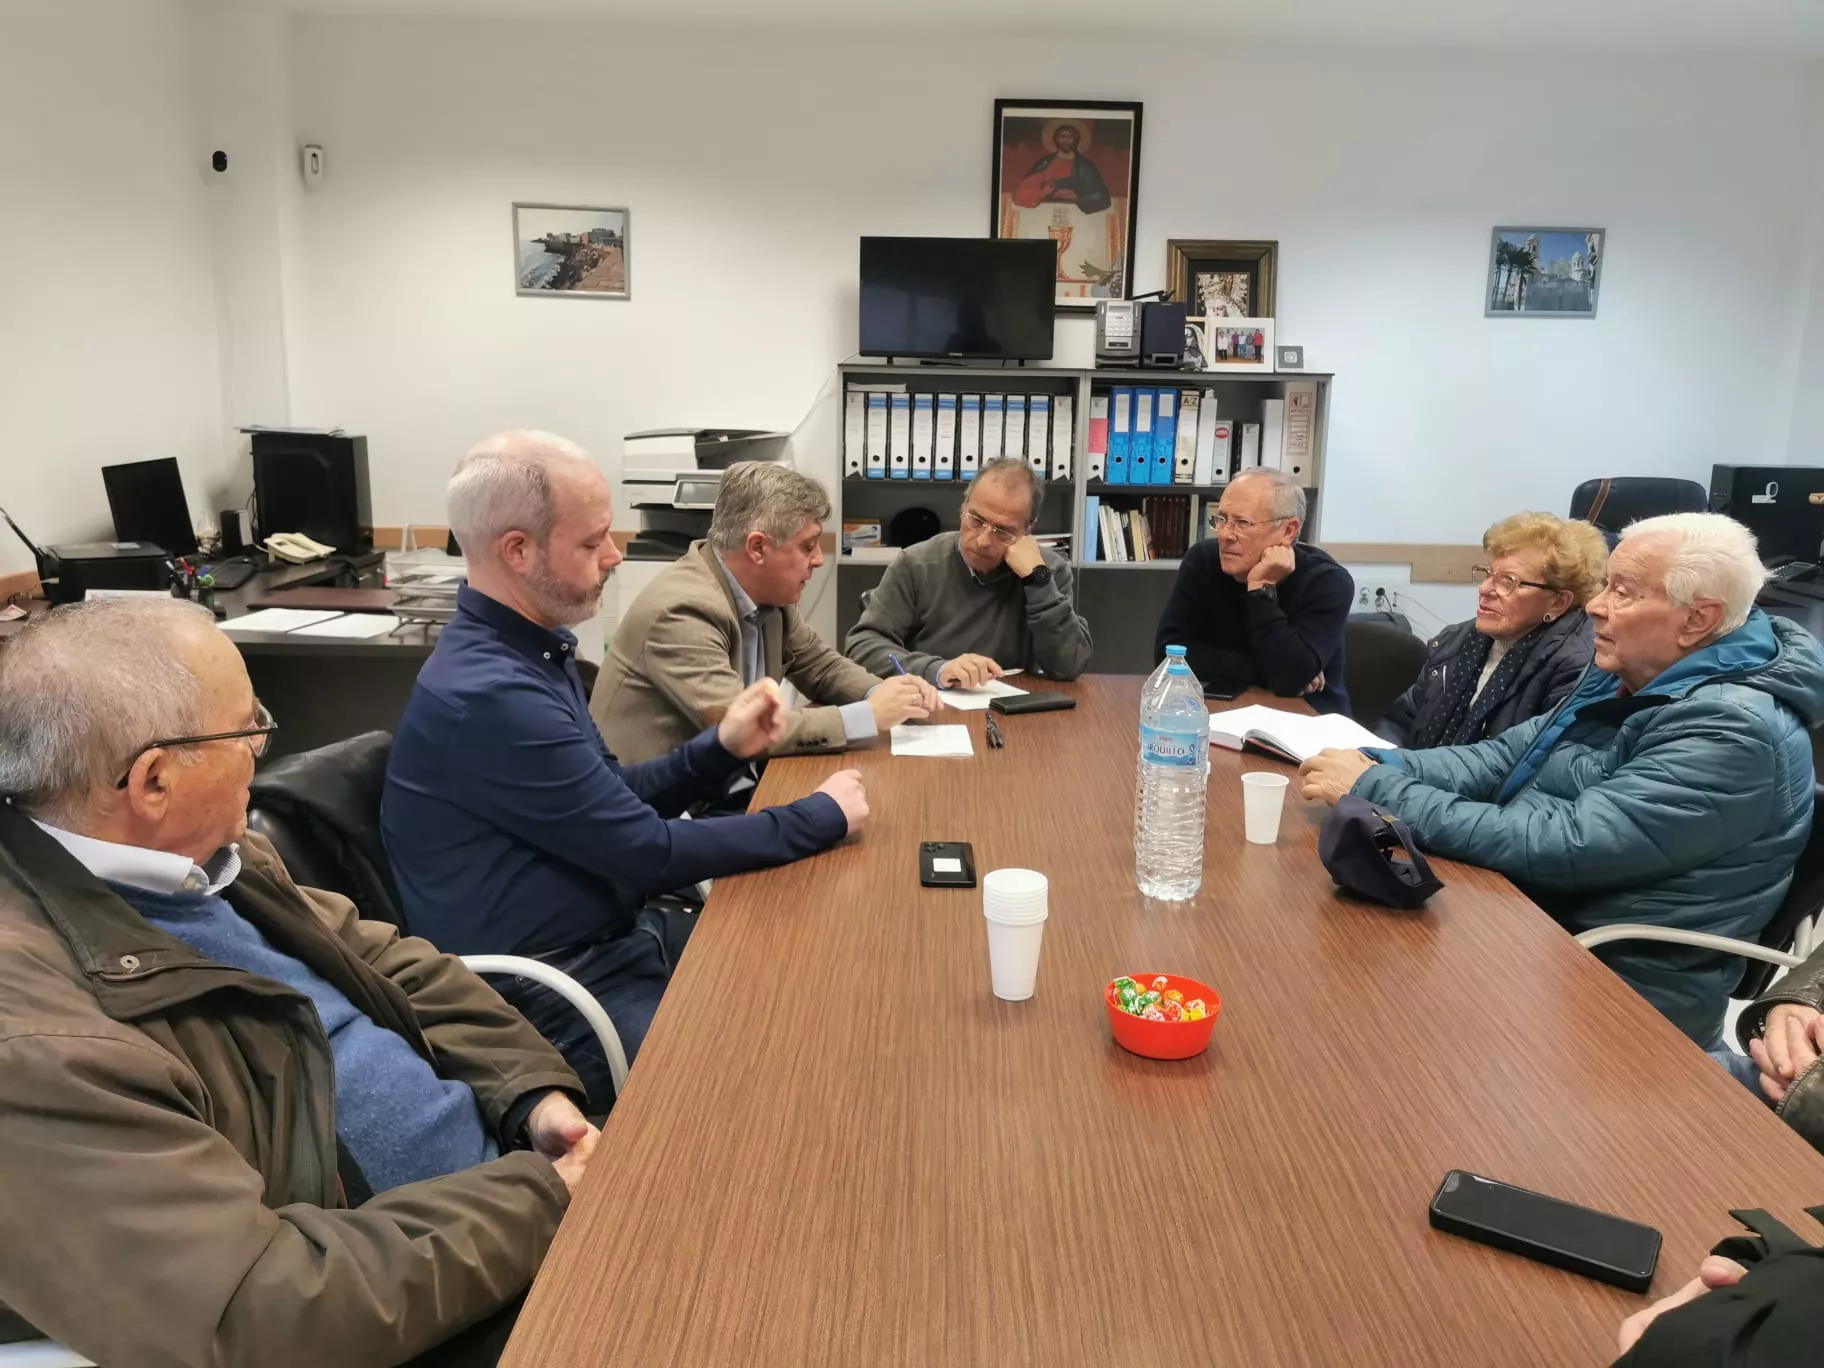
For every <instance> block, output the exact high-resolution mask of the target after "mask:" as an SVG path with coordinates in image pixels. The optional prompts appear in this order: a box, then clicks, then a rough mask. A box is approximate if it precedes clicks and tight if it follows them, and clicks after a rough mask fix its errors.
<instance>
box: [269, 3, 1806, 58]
mask: <svg viewBox="0 0 1824 1368" xmlns="http://www.w3.org/2000/svg"><path fill="white" fill-rule="evenodd" d="M242 3H246V4H254V5H260V6H263V7H276V8H281V9H287V10H292V11H299V12H317V13H335V14H393V15H413V16H421V17H431V16H448V15H468V16H479V15H492V16H497V17H520V18H523V17H527V16H531V15H539V14H546V15H552V14H555V15H592V16H597V17H602V18H610V19H627V20H636V21H641V22H649V23H650V22H673V23H676V22H689V21H693V20H722V21H736V22H742V23H749V24H778V23H800V24H802V23H842V24H849V25H857V24H860V25H876V26H901V25H911V24H916V25H926V24H936V23H942V24H949V25H954V26H959V27H964V26H966V27H971V28H1015V29H1020V30H1025V31H1029V32H1032V33H1034V34H1035V35H1045V36H1050V37H1068V36H1070V35H1072V34H1082V33H1086V32H1093V33H1106V32H1111V31H1113V32H1127V33H1132V32H1134V31H1135V29H1136V28H1142V27H1143V28H1146V29H1157V28H1160V27H1165V28H1171V29H1177V30H1180V31H1182V30H1184V29H1196V30H1201V31H1206V32H1215V33H1220V34H1222V35H1224V36H1227V37H1235V38H1248V39H1255V40H1268V41H1289V42H1312V41H1322V42H1329V43H1349V44H1363V43H1367V44H1399V45H1413V44H1418V45H1426V46H1433V45H1435V46H1451V47H1456V46H1471V47H1504V48H1505V47H1542V48H1558V49H1573V50H1574V49H1586V50H1606V51H1617V50H1620V51H1630V50H1635V51H1654V52H1660V53H1664V52H1684V53H1690V54H1705V53H1713V54H1718V55H1722V54H1725V53H1727V54H1732V55H1739V54H1743V53H1764V54H1777V55H1780V56H1784V57H1792V58H1801V59H1802V58H1809V57H1824V0H1112V3H1111V0H242Z"/></svg>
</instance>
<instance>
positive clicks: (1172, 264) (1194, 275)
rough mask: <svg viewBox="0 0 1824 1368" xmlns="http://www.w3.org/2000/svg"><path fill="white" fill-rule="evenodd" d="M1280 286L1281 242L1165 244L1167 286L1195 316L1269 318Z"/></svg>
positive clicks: (1183, 241) (1178, 240)
mask: <svg viewBox="0 0 1824 1368" xmlns="http://www.w3.org/2000/svg"><path fill="white" fill-rule="evenodd" d="M1278 284H1279V244H1278V243H1277V242H1258V241H1255V242H1222V241H1216V242H1209V241H1192V240H1190V239H1186V238H1173V239H1172V240H1171V241H1170V242H1168V243H1166V244H1165V285H1166V288H1167V289H1168V290H1170V291H1171V292H1172V294H1171V297H1172V298H1173V299H1176V300H1179V301H1181V302H1182V303H1183V304H1184V309H1185V312H1186V313H1187V314H1189V315H1190V316H1191V317H1193V318H1195V317H1198V316H1199V315H1201V316H1202V317H1204V318H1271V317H1273V304H1274V298H1273V297H1274V295H1275V294H1276V293H1277V288H1278Z"/></svg>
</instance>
